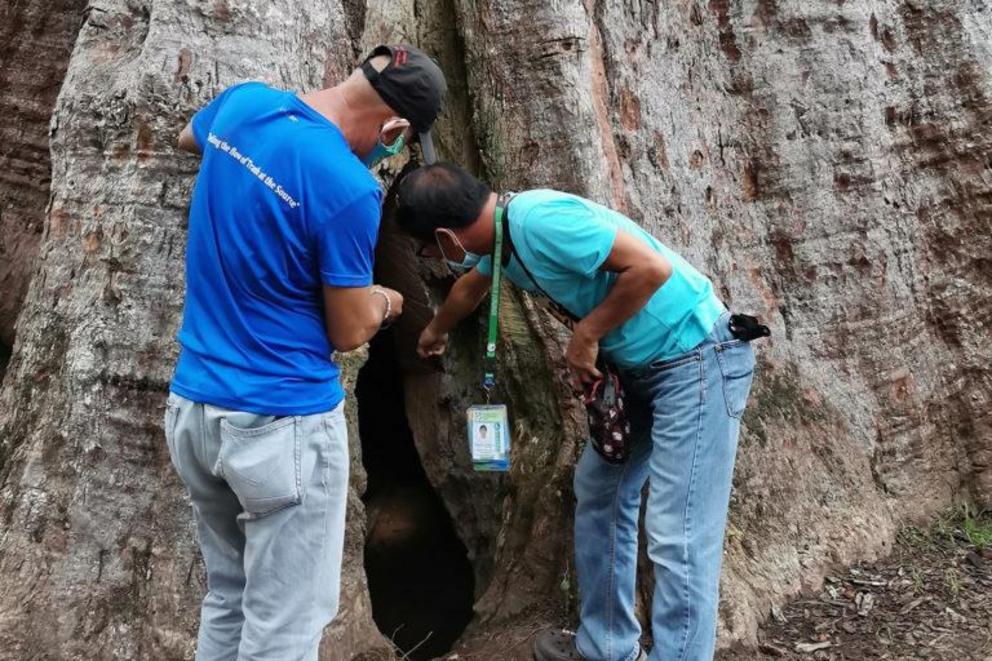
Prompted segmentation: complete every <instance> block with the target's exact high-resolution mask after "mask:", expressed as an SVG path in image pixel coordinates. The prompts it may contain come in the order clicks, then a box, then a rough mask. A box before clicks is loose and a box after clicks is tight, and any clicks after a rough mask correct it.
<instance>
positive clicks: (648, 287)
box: [397, 163, 754, 661]
mask: <svg viewBox="0 0 992 661" xmlns="http://www.w3.org/2000/svg"><path fill="white" fill-rule="evenodd" d="M399 199H400V206H399V208H398V210H397V220H398V222H399V224H400V226H401V227H402V228H404V229H405V230H406V231H407V232H408V233H410V234H412V235H413V236H414V237H416V238H418V239H420V240H421V241H422V242H423V246H422V248H421V254H424V255H427V256H433V257H441V258H444V259H445V260H447V261H448V263H449V264H450V265H452V266H453V267H454V268H455V269H460V270H467V273H465V275H463V276H462V277H460V278H459V279H458V281H457V282H455V284H454V285H453V287H452V288H451V291H450V293H449V295H448V297H447V299H446V300H445V301H444V303H443V304H442V305H441V307H440V308H439V309H438V310H437V312H436V313H435V316H434V318H433V320H432V321H431V322H430V323H429V324H428V325H427V327H426V328H425V329H424V330H423V332H422V334H421V336H420V340H419V345H418V350H419V352H420V354H421V356H424V357H426V356H430V355H437V354H440V353H442V352H443V351H444V349H445V345H446V342H447V336H448V332H449V331H450V330H451V328H453V327H454V326H455V325H456V324H457V323H458V322H459V321H460V320H461V319H463V318H465V317H466V316H467V315H469V314H470V313H471V312H472V311H473V310H474V309H475V308H476V307H477V306H478V305H479V303H480V302H481V301H482V300H483V298H485V297H486V294H487V293H488V292H489V289H490V284H491V277H492V275H491V274H492V260H493V259H501V260H502V263H503V272H504V273H505V274H506V276H507V278H508V279H509V280H510V281H512V282H513V283H514V284H515V285H517V286H518V287H521V288H523V289H526V290H528V291H531V292H537V293H541V294H544V295H546V296H548V297H549V298H551V299H553V301H554V302H556V303H557V304H558V305H560V306H561V307H563V308H564V310H565V312H566V313H567V314H568V316H570V317H572V318H574V319H576V320H577V321H576V322H575V324H574V327H573V333H572V338H571V341H570V342H569V345H568V348H567V350H566V353H565V357H566V360H567V362H568V365H569V367H570V368H571V372H572V375H573V379H574V381H575V386H576V388H577V389H583V388H584V387H587V386H588V385H589V384H591V383H593V382H595V381H596V380H597V379H599V378H601V377H602V374H601V373H600V370H599V369H598V368H597V358H598V357H599V356H600V355H602V356H603V358H605V359H606V360H607V361H608V362H609V363H611V364H612V365H614V366H615V367H616V368H617V369H618V370H619V372H620V376H621V381H622V383H623V386H624V388H625V391H626V394H627V400H628V401H627V412H628V414H629V416H630V420H631V425H632V428H633V429H632V434H631V439H630V455H629V457H628V458H627V460H626V461H625V462H623V463H619V464H617V463H612V462H610V461H607V460H606V459H604V457H602V456H600V455H599V454H598V453H597V452H596V451H595V450H594V449H593V447H592V445H591V444H587V447H586V449H585V451H584V452H583V454H582V457H581V458H580V460H579V463H578V465H577V466H576V470H575V495H576V498H577V504H576V512H575V555H576V573H577V577H578V581H579V596H580V620H581V622H580V627H579V630H578V633H577V634H576V635H572V634H570V633H568V632H564V631H561V630H551V631H547V632H545V633H544V634H542V635H541V636H540V637H539V638H538V640H537V641H536V643H535V658H537V659H538V660H539V661H549V660H554V661H563V660H581V659H588V660H590V661H634V660H635V659H638V658H647V654H646V652H644V651H643V650H641V648H640V645H639V642H638V641H639V638H640V634H641V630H640V626H639V625H638V622H637V618H636V617H635V614H634V601H635V579H636V567H637V537H638V512H639V509H640V503H641V489H642V487H643V486H644V483H645V482H646V481H648V480H650V495H649V497H648V501H647V512H646V516H645V528H646V532H647V537H648V555H649V557H650V558H651V561H652V562H653V564H654V570H655V591H654V602H653V605H652V636H653V638H654V642H655V645H654V648H653V650H652V652H651V657H650V658H651V659H652V660H653V661H669V660H671V659H680V660H682V661H705V660H708V659H711V658H712V656H713V649H714V642H715V635H716V617H717V605H718V587H719V577H720V559H721V554H722V545H723V534H724V527H725V525H726V517H727V505H728V501H729V497H730V485H731V478H732V474H733V466H734V457H735V454H736V448H737V437H738V434H739V431H740V417H741V414H742V413H743V411H744V406H745V404H746V401H747V397H748V393H749V391H750V386H751V379H752V374H753V371H754V353H753V351H752V349H751V346H750V344H749V343H748V342H747V341H746V340H745V339H740V338H739V335H740V333H739V332H737V330H736V329H735V330H732V329H731V327H730V326H731V324H730V315H729V313H728V312H727V311H726V309H725V308H724V306H723V304H722V303H721V302H720V301H719V300H718V299H717V298H716V296H715V295H714V293H713V286H712V284H711V283H710V281H709V280H708V279H707V278H706V277H704V276H703V275H702V274H701V273H699V271H697V270H696V269H695V268H693V267H692V265H690V264H689V263H688V262H686V261H685V260H684V259H683V258H682V257H681V256H679V255H678V254H677V253H675V252H674V251H673V250H671V249H670V248H668V247H667V246H665V245H664V244H662V243H661V242H660V241H658V240H657V239H655V238H654V237H652V236H651V235H650V234H648V233H647V232H645V231H644V230H643V229H642V228H641V227H639V226H638V225H637V224H636V223H634V222H633V221H631V220H630V219H628V218H626V217H625V216H623V215H622V214H620V213H617V212H615V211H612V210H610V209H608V208H606V207H603V206H600V205H598V204H595V203H594V202H590V201H589V200H585V199H583V198H581V197H577V196H575V195H569V194H566V193H559V192H557V191H553V190H531V191H526V192H523V193H520V194H517V195H514V196H512V197H511V198H509V201H507V200H506V198H502V199H501V198H499V197H498V196H497V195H496V194H495V193H493V192H492V191H490V189H489V187H488V186H486V184H484V183H483V182H481V181H479V180H478V179H476V178H474V177H472V176H471V175H470V174H468V173H467V172H465V171H464V170H462V169H461V168H459V167H457V166H454V165H450V164H445V163H442V164H437V165H431V166H428V167H424V168H420V169H419V170H416V171H414V172H413V173H411V174H410V175H409V176H408V177H406V178H405V179H404V180H403V182H402V183H401V185H400V190H399ZM497 206H499V207H501V209H502V212H503V213H502V214H501V216H503V217H504V223H503V227H504V232H503V234H504V249H503V252H502V254H501V255H495V254H493V252H494V237H495V223H496V218H497V213H496V210H497Z"/></svg>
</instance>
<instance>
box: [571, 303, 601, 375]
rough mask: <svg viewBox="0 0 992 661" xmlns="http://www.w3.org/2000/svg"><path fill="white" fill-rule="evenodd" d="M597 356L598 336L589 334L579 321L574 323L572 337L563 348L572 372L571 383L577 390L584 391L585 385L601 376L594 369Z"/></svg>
mask: <svg viewBox="0 0 992 661" xmlns="http://www.w3.org/2000/svg"><path fill="white" fill-rule="evenodd" d="M597 356H599V338H598V337H596V336H595V335H591V334H590V333H589V332H588V330H587V329H586V327H585V326H583V325H582V322H581V321H580V322H579V323H578V324H576V325H575V329H574V331H573V332H572V339H571V341H570V342H569V343H568V348H567V349H566V350H565V360H566V361H567V362H568V368H569V370H571V372H572V385H573V387H575V389H576V390H577V391H583V392H584V391H585V390H586V386H588V385H591V384H592V383H595V382H596V381H597V380H599V379H601V378H603V375H602V373H601V372H600V371H599V370H598V369H596V357H597Z"/></svg>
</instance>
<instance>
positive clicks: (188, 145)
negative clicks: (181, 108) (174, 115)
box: [179, 121, 200, 154]
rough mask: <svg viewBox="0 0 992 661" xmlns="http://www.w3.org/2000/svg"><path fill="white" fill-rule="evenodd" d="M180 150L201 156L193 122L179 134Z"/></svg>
mask: <svg viewBox="0 0 992 661" xmlns="http://www.w3.org/2000/svg"><path fill="white" fill-rule="evenodd" d="M179 148H180V149H182V150H183V151H188V152H189V153H191V154H199V153H200V148H199V147H197V146H196V138H194V137H193V122H192V121H190V122H188V123H187V124H186V126H185V127H183V130H182V131H181V132H180V133H179Z"/></svg>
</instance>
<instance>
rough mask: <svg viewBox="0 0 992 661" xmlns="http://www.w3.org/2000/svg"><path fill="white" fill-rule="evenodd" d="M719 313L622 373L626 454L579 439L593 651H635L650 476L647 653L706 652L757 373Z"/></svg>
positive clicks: (622, 660)
mask: <svg viewBox="0 0 992 661" xmlns="http://www.w3.org/2000/svg"><path fill="white" fill-rule="evenodd" d="M728 318H729V316H728V315H724V316H723V317H721V318H720V320H719V321H718V322H717V324H716V326H715V327H714V330H713V331H712V333H711V334H710V336H709V337H708V338H707V339H706V340H705V341H703V343H702V344H700V345H699V346H698V347H696V348H695V349H693V350H692V351H689V352H688V353H686V354H683V355H681V356H678V357H676V358H673V359H671V360H665V361H660V362H657V363H654V364H652V365H650V366H647V367H644V368H637V369H633V370H628V371H626V372H624V374H623V382H624V388H625V391H626V393H627V410H628V414H629V416H630V419H631V426H632V439H631V442H632V445H631V455H630V457H629V459H628V460H627V461H626V462H625V463H623V464H620V465H613V464H609V463H607V462H606V461H604V460H603V459H602V458H600V456H599V455H598V454H597V453H596V451H595V450H593V449H592V447H590V446H587V447H586V449H585V451H584V452H583V454H582V457H581V458H580V460H579V463H578V466H577V467H576V470H575V495H576V499H577V501H578V502H577V505H576V509H575V556H576V560H575V565H576V573H577V576H578V582H579V596H580V618H581V622H580V626H579V631H578V637H577V639H576V645H577V647H578V649H579V652H580V653H581V654H582V655H583V656H584V657H585V658H586V659H589V660H590V661H632V660H633V659H636V658H637V655H638V653H639V650H640V647H639V643H638V639H639V637H640V634H641V628H640V626H639V624H638V622H637V619H636V618H635V617H634V594H635V581H636V570H637V535H638V513H639V511H640V505H641V490H642V488H643V486H644V483H645V481H647V480H650V492H649V495H648V498H647V511H646V514H645V530H646V533H647V550H648V557H649V558H650V560H651V562H652V564H653V566H654V572H655V589H654V602H653V604H652V611H651V628H652V634H653V638H654V649H653V650H652V652H651V657H650V658H651V661H709V660H710V659H712V658H713V652H714V646H715V642H716V618H717V606H718V602H719V582H720V561H721V556H722V553H723V537H724V528H725V526H726V521H727V505H728V502H729V500H730V485H731V479H732V477H733V471H734V458H735V455H736V453H737V437H738V434H739V432H740V417H741V414H742V413H743V412H744V406H745V404H746V403H747V397H748V393H749V392H750V389H751V378H752V375H753V373H754V352H753V350H752V348H751V346H750V345H749V344H747V343H745V342H741V341H739V340H736V339H734V338H733V336H732V335H731V334H730V331H729V330H728V328H727V322H728Z"/></svg>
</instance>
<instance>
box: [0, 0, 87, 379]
mask: <svg viewBox="0 0 992 661" xmlns="http://www.w3.org/2000/svg"><path fill="white" fill-rule="evenodd" d="M85 4H86V3H85V2H83V1H82V0H59V1H58V2H54V3H53V2H41V1H38V0H34V1H32V2H19V3H6V4H5V5H4V6H3V7H0V65H2V66H0V117H2V118H3V120H2V121H0V200H2V202H0V379H2V377H3V372H4V368H5V366H6V364H7V361H8V360H9V358H10V351H11V348H12V347H13V346H14V324H15V323H16V321H17V313H18V312H19V311H20V308H21V304H22V302H23V301H24V295H25V294H26V293H27V289H28V282H29V281H30V276H31V272H32V270H33V267H34V261H35V256H36V255H37V253H38V242H39V239H40V237H41V231H42V226H43V224H44V220H45V205H46V203H47V202H48V195H49V181H50V179H51V161H50V160H49V157H48V122H49V119H50V118H51V115H52V107H53V106H54V105H55V97H56V95H57V94H58V91H59V87H61V85H62V77H63V76H64V75H65V70H66V67H67V66H68V65H69V53H70V52H71V51H72V45H73V43H74V42H75V40H76V31H77V30H78V29H79V23H80V21H81V20H82V14H83V7H84V6H85Z"/></svg>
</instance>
